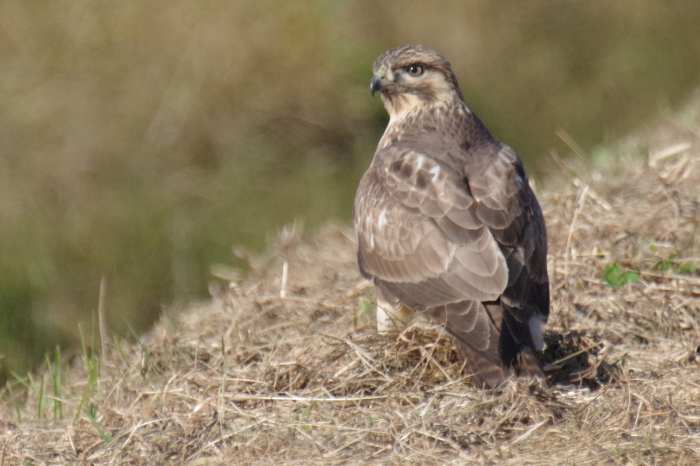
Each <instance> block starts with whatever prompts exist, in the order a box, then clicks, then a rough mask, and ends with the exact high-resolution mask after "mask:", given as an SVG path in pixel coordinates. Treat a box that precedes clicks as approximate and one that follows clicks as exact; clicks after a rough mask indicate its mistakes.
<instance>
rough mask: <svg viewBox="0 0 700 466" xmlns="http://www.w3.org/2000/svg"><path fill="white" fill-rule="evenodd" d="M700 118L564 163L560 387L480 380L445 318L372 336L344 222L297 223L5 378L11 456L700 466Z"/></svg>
mask: <svg viewBox="0 0 700 466" xmlns="http://www.w3.org/2000/svg"><path fill="white" fill-rule="evenodd" d="M698 109H700V99H695V100H694V101H693V102H691V105H690V106H689V107H688V108H687V109H686V110H685V111H684V112H682V113H681V114H678V115H675V116H673V117H672V118H669V121H667V122H666V123H664V124H663V125H661V126H660V128H658V129H656V130H654V131H649V132H647V133H645V134H643V135H640V136H637V137H634V138H630V139H629V140H626V141H623V142H620V143H619V144H618V145H617V146H615V147H613V148H610V149H609V151H608V153H607V155H606V154H602V155H601V154H598V155H599V157H598V159H599V160H598V161H597V162H583V161H579V160H577V158H576V157H573V158H570V159H567V161H562V160H560V159H559V158H558V157H556V156H552V164H551V165H552V167H554V169H553V170H552V172H553V173H551V174H550V175H548V176H547V177H546V178H545V179H544V180H543V181H542V182H541V185H538V186H536V191H537V193H538V196H539V198H540V201H541V204H542V207H543V210H544V215H545V218H546V220H547V227H548V232H549V239H550V254H549V273H550V280H551V291H552V308H551V316H550V320H549V323H548V326H547V331H548V335H547V342H548V348H547V349H546V350H545V353H544V354H543V358H544V360H545V362H546V364H547V367H546V370H547V373H548V375H549V378H548V380H527V379H518V380H510V381H509V382H508V383H506V384H505V386H503V387H501V388H499V389H497V390H490V391H484V390H480V389H476V388H474V387H473V386H472V385H471V384H470V382H469V375H468V374H463V373H461V371H460V369H461V368H460V365H459V362H458V360H457V358H456V356H455V353H454V349H453V347H452V343H451V341H450V339H449V337H448V336H447V335H445V333H444V332H443V331H441V330H440V329H439V328H434V327H431V326H429V325H427V324H424V323H416V324H414V325H412V326H410V327H409V328H408V329H406V330H405V331H404V332H402V333H400V334H387V335H380V334H377V333H376V331H375V323H374V320H373V312H374V310H373V299H374V298H373V294H372V293H373V291H372V288H371V287H370V286H366V285H365V284H364V283H363V282H362V280H361V277H360V275H359V273H358V271H357V267H356V263H355V244H354V236H353V233H352V231H351V230H350V229H349V227H348V226H346V225H342V224H328V225H327V226H325V227H324V228H321V229H320V230H319V231H316V232H312V233H309V234H302V233H300V232H299V230H300V228H299V227H298V226H297V227H294V226H292V227H290V228H288V229H286V230H285V231H284V232H283V233H282V234H280V235H279V238H277V239H276V240H274V241H273V242H272V243H271V246H270V250H269V252H268V253H267V254H266V255H265V256H263V257H256V256H250V257H249V261H250V265H251V267H252V271H251V272H250V273H249V274H248V275H247V277H246V278H245V279H244V280H237V279H235V274H232V273H229V271H226V270H222V269H221V268H217V269H216V270H215V272H216V275H219V276H222V275H223V276H226V277H229V279H228V280H225V281H221V282H220V283H221V284H222V286H220V287H218V288H217V287H213V289H212V295H213V296H214V297H213V299H212V300H211V301H210V302H207V303H202V304H200V305H197V306H193V307H191V308H188V309H186V310H183V311H181V312H179V313H178V314H177V316H175V317H164V318H163V319H162V321H161V322H160V323H158V324H157V325H156V326H155V328H154V330H153V331H152V332H150V333H149V334H147V335H145V336H143V337H142V338H141V339H140V340H139V341H138V342H137V343H128V342H126V341H121V342H120V341H114V340H107V339H105V343H104V345H100V344H96V345H95V346H94V348H95V350H96V352H97V354H103V355H104V357H90V354H92V353H91V349H90V348H89V347H88V348H86V349H84V353H81V354H76V355H74V356H73V357H70V355H67V354H64V355H62V356H61V358H60V359H61V361H62V362H61V364H59V366H58V370H57V368H56V365H55V364H51V369H50V370H48V371H45V372H43V373H38V374H35V375H33V376H32V377H31V378H28V379H27V380H22V381H21V382H20V381H17V382H13V383H10V384H8V386H7V387H6V388H4V389H3V391H2V395H3V396H2V401H1V402H0V427H1V428H2V432H1V433H0V446H1V448H2V451H1V452H0V465H2V466H4V465H17V464H96V465H97V464H100V465H101V464H149V465H151V464H192V465H204V464H212V465H214V464H271V463H274V464H276V465H283V464H284V465H287V464H330V465H332V464H402V465H403V464H499V465H507V464H514V465H515V464H517V465H524V464H548V465H549V464H552V465H554V464H569V465H598V464H619V465H628V464H630V465H632V464H635V465H636V464H678V465H694V464H700V370H699V368H698V362H699V360H700V354H699V351H700V346H699V345H700V327H699V326H698V323H699V322H698V320H699V319H700V275H699V274H698V270H697V266H698V265H700V247H699V243H700V238H698V229H699V225H700V197H699V193H700V190H699V188H698V186H699V185H700V117H699V115H700V110H698ZM572 149H574V150H576V149H577V148H576V147H575V146H574V147H572ZM85 355H86V356H85ZM58 375H60V379H61V384H60V387H59V386H58V384H57V379H58V377H57V376H58Z"/></svg>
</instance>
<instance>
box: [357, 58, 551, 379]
mask: <svg viewBox="0 0 700 466" xmlns="http://www.w3.org/2000/svg"><path fill="white" fill-rule="evenodd" d="M372 71H373V73H374V75H373V76H372V81H371V84H370V89H371V92H372V96H374V94H375V93H376V92H380V93H381V96H382V101H383V102H384V106H385V107H386V110H387V111H388V113H389V116H390V120H389V125H388V126H387V128H386V131H385V132H384V135H383V136H382V139H381V140H380V141H379V146H378V148H377V152H376V153H375V154H374V159H373V160H372V164H371V165H370V167H369V169H368V170H367V171H366V172H365V174H364V176H363V177H362V180H361V181H360V186H359V188H358V190H357V195H356V197H355V208H354V215H353V217H354V223H355V231H356V235H357V246H358V254H357V260H358V264H359V267H360V271H361V272H362V274H363V275H364V276H365V277H366V278H368V279H371V280H372V281H373V282H374V284H375V286H376V288H377V290H378V303H377V304H378V308H377V324H378V328H379V330H380V331H386V330H387V329H389V328H391V327H395V328H398V327H400V326H402V325H406V324H407V323H408V321H409V320H410V319H411V318H412V317H413V316H414V315H415V314H420V315H423V316H425V317H427V318H428V319H429V320H431V321H433V322H435V323H438V324H441V325H443V326H444V327H445V329H446V330H447V331H448V332H449V333H450V334H451V335H452V336H453V337H454V338H455V340H456V346H457V353H458V354H459V356H460V358H461V359H462V360H463V361H464V363H465V370H467V371H469V373H472V374H474V375H473V377H472V381H473V382H474V383H476V384H477V385H480V386H484V387H495V386H497V385H499V384H500V383H501V382H503V380H505V379H506V378H507V377H508V376H509V374H510V373H511V372H515V374H517V375H525V376H531V375H537V376H542V375H543V372H542V369H541V366H540V364H539V362H538V359H537V355H536V350H540V349H542V348H543V347H544V341H543V327H544V325H545V323H546V322H547V317H548V315H549V279H548V277H547V232H546V229H545V223H544V217H543V216H542V210H541V209H540V206H539V204H538V202H537V198H536V197H535V194H534V193H533V192H532V190H531V189H530V185H529V183H528V178H527V174H526V173H525V169H524V168H523V164H522V162H521V161H520V158H519V157H518V156H517V155H516V153H515V152H514V151H513V150H512V149H511V148H510V147H508V146H506V145H505V144H502V143H500V142H498V141H496V140H495V139H494V138H493V137H492V136H491V134H490V133H489V131H488V130H487V129H486V127H485V126H484V125H483V123H482V122H481V121H480V120H479V119H478V118H477V117H476V115H474V114H473V113H472V112H471V110H469V107H467V104H466V103H465V102H464V99H463V98H462V93H461V92H460V90H459V86H458V85H457V79H456V78H455V75H454V73H453V72H452V68H451V66H450V64H449V63H448V61H447V60H446V59H445V58H444V57H443V56H442V55H441V54H439V53H438V52H437V51H435V50H433V49H431V48H429V47H425V46H422V45H406V46H403V47H398V48H395V49H392V50H389V51H387V52H385V53H384V54H382V55H381V56H380V57H379V58H378V59H377V61H376V62H375V63H374V65H373V67H372Z"/></svg>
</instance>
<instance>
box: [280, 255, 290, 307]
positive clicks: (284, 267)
mask: <svg viewBox="0 0 700 466" xmlns="http://www.w3.org/2000/svg"><path fill="white" fill-rule="evenodd" d="M288 276H289V262H287V261H284V263H283V264H282V284H281V285H280V298H285V297H286V296H287V278H288Z"/></svg>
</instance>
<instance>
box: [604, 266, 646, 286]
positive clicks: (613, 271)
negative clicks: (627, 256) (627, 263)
mask: <svg viewBox="0 0 700 466" xmlns="http://www.w3.org/2000/svg"><path fill="white" fill-rule="evenodd" d="M637 280H639V273H637V272H634V271H628V272H622V266H621V265H620V264H618V263H617V262H615V263H612V264H608V265H606V266H605V273H604V274H603V282H604V283H605V284H606V285H608V286H609V287H610V288H617V287H618V286H622V285H626V284H627V283H635V282H636V281H637Z"/></svg>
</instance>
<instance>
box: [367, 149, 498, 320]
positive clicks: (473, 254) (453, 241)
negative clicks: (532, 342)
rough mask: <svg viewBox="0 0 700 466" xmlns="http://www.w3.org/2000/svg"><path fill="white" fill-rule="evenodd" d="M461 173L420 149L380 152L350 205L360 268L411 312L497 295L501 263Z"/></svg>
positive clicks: (477, 205) (489, 298)
mask: <svg viewBox="0 0 700 466" xmlns="http://www.w3.org/2000/svg"><path fill="white" fill-rule="evenodd" d="M478 208H479V203H478V202H475V199H474V198H473V197H472V195H471V194H470V192H469V186H468V183H467V182H466V180H465V179H463V177H461V176H460V174H459V173H458V172H457V171H456V170H454V169H452V168H450V167H449V166H447V165H446V164H443V163H440V162H438V161H436V160H435V159H433V158H430V157H428V156H427V155H426V154H423V153H420V152H417V151H415V150H412V149H410V148H406V147H401V146H397V145H393V146H389V147H386V148H384V149H381V150H380V151H379V153H378V154H377V155H376V156H375V162H374V163H373V165H372V167H370V169H369V170H368V171H367V173H366V174H365V177H364V178H363V180H362V182H361V183H360V190H359V192H358V197H357V202H356V205H355V209H356V210H355V224H356V231H357V235H358V238H357V239H358V249H359V252H358V255H359V256H358V258H359V263H360V268H361V270H362V272H363V273H364V274H366V275H369V276H372V277H374V278H375V282H377V281H378V282H381V283H383V284H385V285H386V287H387V290H388V291H390V293H391V294H392V295H394V296H395V297H396V298H397V299H398V300H399V301H400V302H401V303H402V304H404V305H406V306H408V307H409V308H411V309H413V310H415V311H424V310H426V309H427V308H430V307H433V306H438V305H443V304H446V303H452V302H459V301H463V300H475V301H492V300H495V299H497V298H498V297H499V296H500V295H501V294H502V293H503V290H504V289H505V287H506V285H507V282H508V269H507V266H506V261H505V258H504V256H503V254H502V253H501V251H500V249H499V247H498V244H497V243H496V241H494V239H493V236H492V235H491V233H490V231H489V229H488V227H487V226H486V225H484V223H483V221H482V220H480V219H479V217H478V213H479V212H478Z"/></svg>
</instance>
